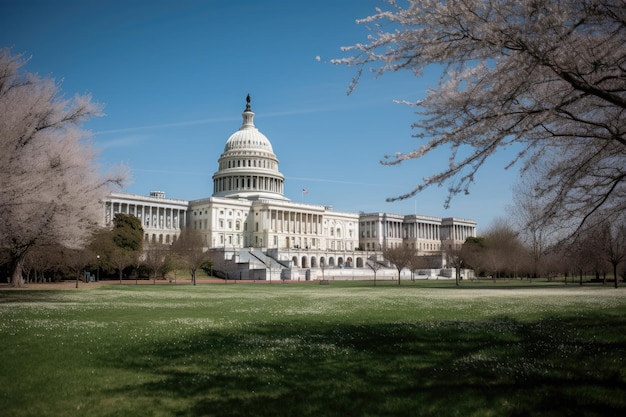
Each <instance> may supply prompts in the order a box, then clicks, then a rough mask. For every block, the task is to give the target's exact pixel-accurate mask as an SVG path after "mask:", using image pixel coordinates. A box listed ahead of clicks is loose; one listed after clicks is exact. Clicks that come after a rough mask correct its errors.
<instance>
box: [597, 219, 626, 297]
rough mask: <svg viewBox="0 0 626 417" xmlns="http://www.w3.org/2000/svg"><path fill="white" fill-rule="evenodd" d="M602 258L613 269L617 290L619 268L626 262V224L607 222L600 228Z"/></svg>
mask: <svg viewBox="0 0 626 417" xmlns="http://www.w3.org/2000/svg"><path fill="white" fill-rule="evenodd" d="M598 232H599V237H600V239H599V242H600V248H601V253H600V254H601V256H602V257H603V258H604V259H605V260H606V261H607V262H609V263H610V264H611V266H612V267H613V278H614V279H615V288H617V280H618V274H617V266H618V265H619V264H621V263H622V262H623V261H625V260H626V223H624V222H619V223H608V222H605V223H603V224H602V225H601V226H600V227H599V231H598Z"/></svg>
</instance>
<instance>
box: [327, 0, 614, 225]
mask: <svg viewBox="0 0 626 417" xmlns="http://www.w3.org/2000/svg"><path fill="white" fill-rule="evenodd" d="M387 2H388V3H389V6H387V7H385V8H381V9H377V11H376V13H375V14H374V15H372V16H370V17H366V18H364V19H362V20H360V21H358V22H359V23H362V24H366V25H367V26H368V29H369V30H370V36H369V37H368V40H367V41H366V42H363V43H357V44H355V45H353V46H349V47H345V48H343V50H344V51H345V53H346V55H347V56H346V57H344V58H340V59H336V60H333V63H335V64H340V65H349V66H355V67H357V69H358V70H357V75H356V77H355V79H354V81H353V83H352V84H351V85H350V88H349V92H351V91H352V90H353V89H354V88H355V86H356V85H357V84H358V82H359V80H360V78H361V74H362V71H363V70H364V69H365V70H369V71H371V72H373V73H374V74H376V75H377V76H380V75H382V74H384V73H386V72H393V71H399V70H409V71H412V72H413V73H414V74H415V75H416V76H420V75H422V74H423V73H424V71H425V70H426V69H429V70H431V69H432V70H435V71H441V79H440V83H439V85H438V86H433V88H432V89H430V90H429V91H428V93H427V95H426V97H425V98H423V99H421V97H416V98H411V99H409V100H408V101H405V103H407V104H410V105H414V106H416V107H417V114H418V118H417V119H416V121H415V123H414V125H413V127H414V128H415V129H416V133H415V135H414V136H415V137H416V138H420V139H426V140H427V141H426V142H425V143H424V145H422V146H420V147H419V148H418V149H416V150H414V151H410V152H398V153H396V154H395V155H393V156H388V157H386V159H385V160H384V161H383V164H385V165H394V164H399V163H402V162H404V161H407V160H411V159H415V158H422V157H425V156H426V155H429V154H431V153H432V152H433V151H435V150H437V149H440V148H444V147H449V148H450V150H451V152H450V159H449V163H448V164H446V165H445V166H446V168H445V169H443V170H442V171H440V172H437V173H434V174H433V175H432V176H429V177H426V178H424V179H423V180H422V182H421V183H420V184H418V185H417V186H416V187H415V188H414V189H413V190H411V191H409V192H408V193H406V194H403V195H400V196H397V197H393V198H390V199H389V200H391V201H393V200H397V199H404V198H409V197H412V196H413V195H415V194H416V193H418V192H420V191H421V190H423V189H424V188H426V187H429V186H433V185H443V184H446V185H447V187H448V189H449V195H448V198H447V200H446V202H445V205H446V206H448V205H449V203H450V199H451V198H452V197H453V196H454V195H457V194H459V193H463V192H465V193H468V192H469V189H470V186H471V184H472V183H473V182H474V179H475V176H476V173H477V171H478V170H479V169H480V168H481V167H482V166H483V165H484V163H485V161H486V160H487V159H488V158H489V157H491V156H493V155H494V154H496V152H497V151H498V150H500V149H503V148H505V147H510V146H511V145H514V146H515V147H516V149H518V153H517V155H516V157H514V158H513V159H512V160H511V161H510V162H509V163H508V164H507V165H506V168H509V167H511V166H513V165H518V166H520V168H521V170H522V173H524V172H526V171H528V170H529V169H530V168H533V167H540V169H539V170H538V172H540V173H541V176H540V178H539V179H538V181H537V182H536V184H535V190H534V193H535V196H536V197H537V198H540V199H545V201H546V204H545V206H543V207H541V209H542V216H544V217H545V218H555V219H558V220H559V221H561V222H563V223H566V222H572V224H574V226H575V227H580V226H582V225H584V224H585V222H586V221H587V219H588V218H589V216H590V215H592V214H594V215H595V216H597V217H598V218H600V219H601V220H602V219H606V218H612V217H613V216H614V215H615V214H616V213H621V212H624V211H626V133H625V132H626V117H624V112H625V110H626V42H624V39H626V24H625V23H624V22H626V7H624V2H623V0H581V1H574V0H565V1H554V0H497V1H496V0H450V1H440V0H408V1H406V2H402V4H399V3H398V2H396V1H394V0H387Z"/></svg>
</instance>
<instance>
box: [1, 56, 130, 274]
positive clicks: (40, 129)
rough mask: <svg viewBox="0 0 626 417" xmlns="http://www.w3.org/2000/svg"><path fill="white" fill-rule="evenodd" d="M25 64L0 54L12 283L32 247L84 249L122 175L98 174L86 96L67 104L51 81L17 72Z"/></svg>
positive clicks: (5, 231)
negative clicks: (84, 127) (87, 128)
mask: <svg viewBox="0 0 626 417" xmlns="http://www.w3.org/2000/svg"><path fill="white" fill-rule="evenodd" d="M24 64H25V60H23V59H22V57H21V56H20V55H14V56H12V55H11V54H10V51H9V50H8V49H1V50H0V189H1V190H2V193H1V194H0V245H2V246H5V247H6V248H7V250H8V252H9V254H10V259H11V283H12V285H14V286H20V285H22V283H23V277H22V267H23V265H24V259H25V257H26V255H27V254H28V252H29V251H30V250H32V249H33V248H35V247H53V246H55V245H60V246H64V247H67V248H74V249H79V248H82V247H84V245H85V243H86V242H87V240H88V238H89V235H90V233H91V231H92V229H93V227H94V226H95V224H96V223H97V220H98V217H99V216H100V215H101V213H102V207H101V202H100V201H101V198H102V197H103V196H104V195H105V193H107V192H108V191H109V186H110V185H114V184H119V183H120V182H121V181H122V176H120V175H106V176H102V175H101V174H100V168H99V166H98V164H97V163H96V160H95V152H94V150H93V148H92V146H91V145H90V143H89V142H88V141H87V140H86V138H87V132H85V131H83V130H81V129H80V128H79V126H80V124H81V123H82V122H83V121H85V120H87V119H89V118H90V117H92V116H97V115H100V114H101V109H100V106H98V105H96V104H94V103H92V102H91V99H90V97H89V96H75V97H74V98H72V99H69V100H68V99H64V98H63V97H62V95H61V92H60V88H59V86H58V85H57V84H55V82H54V81H53V80H52V79H47V78H46V79H44V78H40V77H38V76H37V75H34V74H28V73H25V74H20V70H21V68H22V66H23V65H24Z"/></svg>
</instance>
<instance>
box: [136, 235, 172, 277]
mask: <svg viewBox="0 0 626 417" xmlns="http://www.w3.org/2000/svg"><path fill="white" fill-rule="evenodd" d="M169 251H170V249H169V247H168V246H166V245H164V244H162V243H158V242H157V243H149V244H147V245H145V246H144V253H143V255H142V262H141V264H142V265H143V266H144V267H145V268H146V270H147V271H148V274H149V276H150V278H152V283H153V284H156V279H157V276H158V275H159V274H160V273H162V272H163V270H164V268H165V267H166V264H167V261H168V259H167V258H168V256H169Z"/></svg>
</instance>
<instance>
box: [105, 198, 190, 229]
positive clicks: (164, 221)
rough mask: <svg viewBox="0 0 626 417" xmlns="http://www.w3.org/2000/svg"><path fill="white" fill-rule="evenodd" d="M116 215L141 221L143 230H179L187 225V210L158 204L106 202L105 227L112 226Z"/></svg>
mask: <svg viewBox="0 0 626 417" xmlns="http://www.w3.org/2000/svg"><path fill="white" fill-rule="evenodd" d="M116 213H124V214H130V215H133V216H135V217H137V218H138V219H139V220H141V226H142V227H143V228H144V229H161V230H180V229H182V228H183V227H184V225H185V224H187V210H185V209H179V208H174V207H167V206H165V205H159V204H150V205H147V204H133V203H125V202H121V201H107V202H106V208H105V225H106V226H112V225H113V218H114V217H115V214H116Z"/></svg>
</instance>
